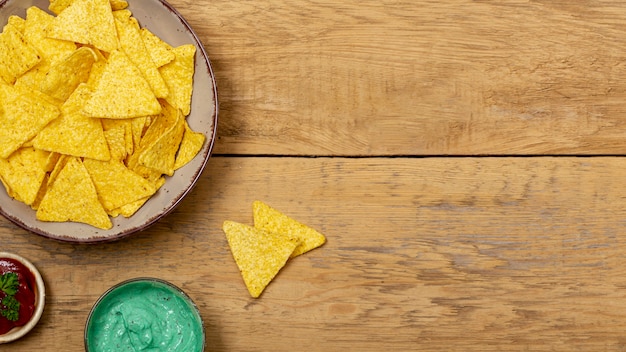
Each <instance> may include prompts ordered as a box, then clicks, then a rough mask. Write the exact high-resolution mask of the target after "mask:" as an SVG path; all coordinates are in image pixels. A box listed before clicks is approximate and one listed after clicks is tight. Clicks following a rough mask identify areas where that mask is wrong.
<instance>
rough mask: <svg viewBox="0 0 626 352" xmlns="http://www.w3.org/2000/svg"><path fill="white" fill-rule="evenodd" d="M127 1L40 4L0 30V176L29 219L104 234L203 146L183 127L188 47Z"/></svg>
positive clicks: (191, 50) (191, 49) (189, 76)
mask: <svg viewBox="0 0 626 352" xmlns="http://www.w3.org/2000/svg"><path fill="white" fill-rule="evenodd" d="M127 6H128V3H126V1H125V0H51V2H50V5H49V8H48V10H49V12H47V11H44V10H42V9H39V8H37V7H30V8H28V9H27V12H26V16H25V18H21V17H18V16H11V17H10V18H9V21H8V23H7V24H6V25H5V26H4V28H3V29H2V33H0V180H1V181H2V183H3V184H4V186H5V188H6V190H7V193H8V194H9V195H10V196H11V197H13V198H14V199H17V200H19V201H21V202H24V203H25V204H27V205H29V206H30V207H32V208H33V209H34V210H36V212H37V213H36V216H37V219H39V220H42V221H61V222H62V221H75V222H81V223H86V224H90V225H93V226H95V227H98V228H101V229H109V228H111V227H112V222H111V217H116V216H119V215H122V216H124V217H130V216H132V215H133V214H134V213H135V212H136V211H137V210H138V209H139V208H140V207H141V206H142V205H143V204H144V203H145V202H146V201H147V200H148V199H149V198H150V197H151V196H152V195H153V194H155V193H156V192H157V190H158V189H159V188H160V187H161V186H162V185H163V184H164V182H165V176H172V175H173V174H174V171H175V170H177V169H178V168H180V167H182V166H183V165H185V164H186V163H187V162H189V161H190V160H191V159H193V158H194V157H195V155H196V154H197V153H198V152H199V151H200V149H201V148H202V146H203V144H204V142H205V136H204V134H202V133H198V132H194V131H193V130H191V128H190V127H189V125H188V124H187V120H186V117H187V115H188V114H189V113H190V106H191V95H192V89H193V74H194V64H195V61H194V58H195V51H196V48H195V46H194V45H192V44H187V45H182V46H179V47H172V46H170V45H169V44H167V43H165V42H164V41H163V40H161V39H160V38H158V37H157V36H156V35H155V34H153V33H152V32H150V31H149V30H148V29H147V28H142V27H141V26H140V24H139V23H138V21H137V19H136V18H134V17H133V15H132V13H131V12H130V11H129V10H128V9H127Z"/></svg>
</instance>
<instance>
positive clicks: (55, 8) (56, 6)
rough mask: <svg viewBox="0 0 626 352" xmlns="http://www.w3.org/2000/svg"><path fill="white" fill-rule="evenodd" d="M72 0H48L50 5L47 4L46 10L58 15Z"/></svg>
mask: <svg viewBox="0 0 626 352" xmlns="http://www.w3.org/2000/svg"><path fill="white" fill-rule="evenodd" d="M73 2H74V0H50V5H48V10H50V12H52V13H54V14H56V15H58V14H60V13H61V11H63V10H65V9H66V8H67V7H68V6H70V4H71V3H73Z"/></svg>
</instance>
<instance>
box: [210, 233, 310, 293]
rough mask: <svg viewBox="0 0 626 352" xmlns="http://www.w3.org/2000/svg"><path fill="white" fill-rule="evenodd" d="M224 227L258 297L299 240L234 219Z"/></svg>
mask: <svg viewBox="0 0 626 352" xmlns="http://www.w3.org/2000/svg"><path fill="white" fill-rule="evenodd" d="M222 229H223V231H224V233H225V234H226V238H227V239H228V245H229V246H230V250H231V252H232V255H233V257H234V258H235V262H236V263H237V266H238V267H239V271H240V272H241V275H242V277H243V281H244V283H245V284H246V287H247V288H248V292H250V295H251V296H252V297H255V298H256V297H259V296H260V295H261V293H262V292H263V290H264V289H265V287H267V285H268V284H269V283H270V282H271V281H272V279H273V278H274V277H275V276H276V274H278V272H279V271H280V270H281V269H282V268H283V266H284V265H285V263H287V260H288V259H289V256H290V255H291V253H292V252H293V250H294V249H295V248H296V246H297V245H298V243H299V242H298V240H297V239H295V238H293V237H289V236H287V235H282V234H272V233H269V232H267V231H264V230H260V229H256V228H254V227H251V226H248V225H245V224H241V223H237V222H234V221H225V222H224V224H223V227H222Z"/></svg>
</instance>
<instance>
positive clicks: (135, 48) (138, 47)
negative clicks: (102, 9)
mask: <svg viewBox="0 0 626 352" xmlns="http://www.w3.org/2000/svg"><path fill="white" fill-rule="evenodd" d="M114 17H115V25H116V28H117V33H118V36H119V40H120V48H121V49H122V50H123V51H124V52H125V53H126V55H127V56H128V58H129V59H130V61H132V62H133V63H134V64H135V66H137V68H138V69H139V71H141V73H142V74H143V76H144V78H145V79H146V80H147V81H148V83H149V84H150V87H151V88H152V91H153V92H154V95H155V96H156V97H157V98H164V97H166V96H167V94H168V88H167V85H165V81H164V80H163V77H161V73H160V72H159V70H158V69H157V66H156V65H155V64H154V62H153V61H152V57H151V56H150V53H149V52H148V50H147V49H146V47H145V45H144V43H143V40H142V39H141V34H140V33H139V25H138V24H137V22H136V20H135V18H133V17H131V13H130V11H128V10H122V11H115V12H114Z"/></svg>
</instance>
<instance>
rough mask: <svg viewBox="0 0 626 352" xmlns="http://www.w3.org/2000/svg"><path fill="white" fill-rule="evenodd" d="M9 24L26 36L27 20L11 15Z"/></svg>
mask: <svg viewBox="0 0 626 352" xmlns="http://www.w3.org/2000/svg"><path fill="white" fill-rule="evenodd" d="M7 23H8V24H10V25H11V26H13V27H15V29H17V30H18V31H19V32H20V33H22V34H24V30H25V29H26V20H25V19H23V18H21V17H20V16H16V15H11V16H9V19H8V21H7Z"/></svg>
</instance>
